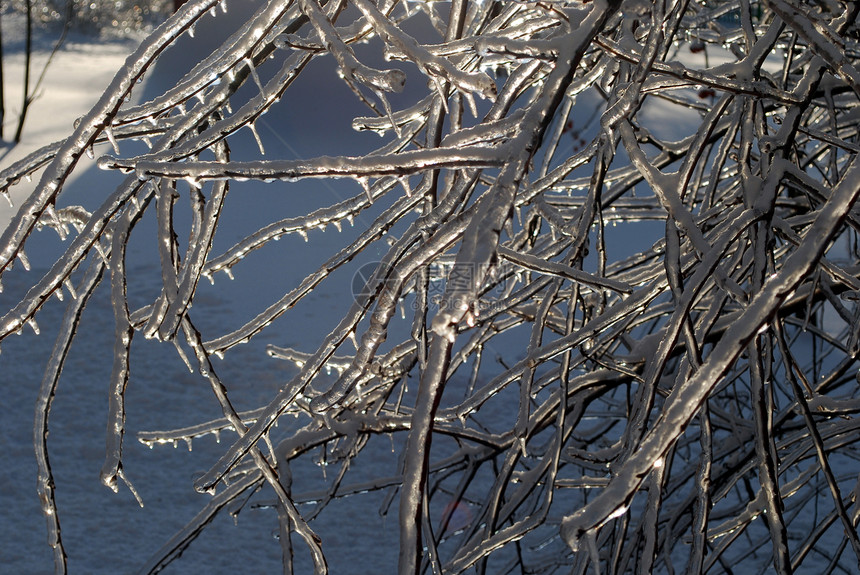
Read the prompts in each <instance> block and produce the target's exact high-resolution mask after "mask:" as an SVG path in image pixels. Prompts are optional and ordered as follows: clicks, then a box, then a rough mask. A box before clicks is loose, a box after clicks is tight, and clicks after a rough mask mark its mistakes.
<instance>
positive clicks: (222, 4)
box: [218, 0, 227, 14]
mask: <svg viewBox="0 0 860 575" xmlns="http://www.w3.org/2000/svg"><path fill="white" fill-rule="evenodd" d="M218 6H219V7H220V8H221V12H223V13H224V14H226V13H227V0H221V1H220V2H218Z"/></svg>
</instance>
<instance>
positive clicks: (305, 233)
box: [299, 230, 308, 242]
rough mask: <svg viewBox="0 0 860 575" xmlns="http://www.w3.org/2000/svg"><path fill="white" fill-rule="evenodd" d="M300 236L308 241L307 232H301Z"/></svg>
mask: <svg viewBox="0 0 860 575" xmlns="http://www.w3.org/2000/svg"><path fill="white" fill-rule="evenodd" d="M299 235H300V236H302V239H304V240H305V241H306V242H307V241H308V232H306V231H305V230H299Z"/></svg>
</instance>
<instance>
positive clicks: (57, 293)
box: [0, 288, 63, 301]
mask: <svg viewBox="0 0 860 575" xmlns="http://www.w3.org/2000/svg"><path fill="white" fill-rule="evenodd" d="M0 291H2V290H0ZM54 297H56V298H57V299H58V300H60V301H63V290H62V288H57V289H55V290H54Z"/></svg>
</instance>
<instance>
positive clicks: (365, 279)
mask: <svg viewBox="0 0 860 575" xmlns="http://www.w3.org/2000/svg"><path fill="white" fill-rule="evenodd" d="M391 275H392V274H391V267H390V266H388V265H387V264H385V263H383V262H368V263H366V264H362V266H361V267H360V268H358V270H356V272H355V274H353V276H352V297H353V298H354V299H355V301H359V300H360V299H364V298H367V297H371V296H373V295H375V294H377V293H378V292H379V291H380V287H381V286H379V282H380V281H382V282H383V286H384V285H385V284H391V286H392V287H394V283H395V280H394V278H392V277H391Z"/></svg>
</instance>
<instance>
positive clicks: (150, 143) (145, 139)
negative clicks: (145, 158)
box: [140, 136, 152, 150]
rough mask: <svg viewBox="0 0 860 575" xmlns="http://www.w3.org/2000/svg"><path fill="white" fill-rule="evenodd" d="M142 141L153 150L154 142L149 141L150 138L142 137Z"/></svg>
mask: <svg viewBox="0 0 860 575" xmlns="http://www.w3.org/2000/svg"><path fill="white" fill-rule="evenodd" d="M140 141H141V142H143V143H144V144H145V145H146V147H147V148H149V149H150V150H151V149H152V140H150V139H149V136H141V137H140Z"/></svg>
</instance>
